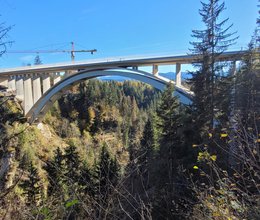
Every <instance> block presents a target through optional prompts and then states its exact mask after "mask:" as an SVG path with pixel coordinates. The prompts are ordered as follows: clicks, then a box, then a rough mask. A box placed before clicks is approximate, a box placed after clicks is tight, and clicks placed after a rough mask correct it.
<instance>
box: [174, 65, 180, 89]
mask: <svg viewBox="0 0 260 220" xmlns="http://www.w3.org/2000/svg"><path fill="white" fill-rule="evenodd" d="M175 74H176V76H175V77H176V78H175V82H176V86H181V64H180V63H176V72H175Z"/></svg>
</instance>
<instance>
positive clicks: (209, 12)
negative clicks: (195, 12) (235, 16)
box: [191, 0, 237, 130]
mask: <svg viewBox="0 0 260 220" xmlns="http://www.w3.org/2000/svg"><path fill="white" fill-rule="evenodd" d="M201 4H202V9H201V10H199V13H200V15H201V17H202V21H203V23H204V25H205V29H204V30H193V31H192V37H194V38H196V39H197V41H196V42H192V43H191V45H192V46H193V49H191V51H192V52H193V53H194V54H199V55H201V60H200V62H201V63H199V64H196V65H195V67H196V68H198V70H197V71H196V72H194V73H193V78H192V80H191V81H192V83H193V91H194V93H195V98H194V107H195V110H196V116H195V117H196V123H198V124H199V127H200V128H203V129H204V130H212V129H213V127H214V124H215V122H216V116H215V109H219V106H217V104H216V103H217V100H216V93H217V88H216V83H217V82H218V81H219V80H220V79H221V76H222V75H223V67H224V64H223V63H221V62H218V61H217V59H218V57H219V56H220V55H221V54H222V53H223V52H225V51H226V50H227V49H228V47H229V46H231V45H233V44H234V42H235V40H236V39H237V37H233V36H234V34H235V33H229V31H230V29H231V27H232V25H230V26H228V27H225V25H226V23H227V22H228V20H229V19H228V18H227V19H224V20H221V21H219V17H220V14H221V13H222V12H223V10H224V9H225V4H224V2H222V3H221V0H208V3H203V2H201Z"/></svg>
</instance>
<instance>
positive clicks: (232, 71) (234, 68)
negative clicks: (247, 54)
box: [231, 60, 237, 76]
mask: <svg viewBox="0 0 260 220" xmlns="http://www.w3.org/2000/svg"><path fill="white" fill-rule="evenodd" d="M236 64H237V62H236V60H234V61H233V62H232V66H231V75H232V76H235V75H236V73H237V66H236Z"/></svg>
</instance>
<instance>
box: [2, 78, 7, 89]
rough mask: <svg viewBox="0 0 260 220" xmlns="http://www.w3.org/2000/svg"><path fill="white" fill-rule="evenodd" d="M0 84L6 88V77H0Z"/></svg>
mask: <svg viewBox="0 0 260 220" xmlns="http://www.w3.org/2000/svg"><path fill="white" fill-rule="evenodd" d="M0 86H3V87H6V88H8V77H4V78H1V79H0Z"/></svg>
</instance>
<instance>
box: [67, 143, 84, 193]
mask: <svg viewBox="0 0 260 220" xmlns="http://www.w3.org/2000/svg"><path fill="white" fill-rule="evenodd" d="M64 161H65V169H66V171H65V176H66V182H67V184H68V186H72V185H75V184H77V183H78V180H79V168H80V163H81V161H80V158H79V154H78V152H77V150H76V147H75V146H74V145H70V146H68V147H67V148H66V149H65V154H64ZM75 190H76V189H75Z"/></svg>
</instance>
